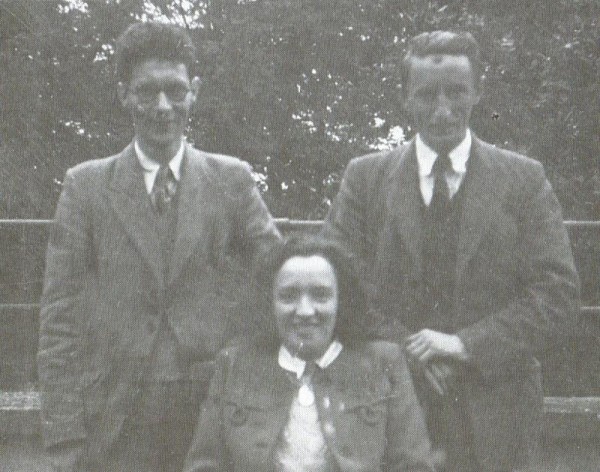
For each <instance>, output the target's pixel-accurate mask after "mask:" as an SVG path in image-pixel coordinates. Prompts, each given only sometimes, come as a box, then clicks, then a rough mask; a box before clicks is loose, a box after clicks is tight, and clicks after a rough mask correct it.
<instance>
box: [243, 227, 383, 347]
mask: <svg viewBox="0 0 600 472" xmlns="http://www.w3.org/2000/svg"><path fill="white" fill-rule="evenodd" d="M315 255H317V256H321V257H323V258H324V259H326V260H327V261H328V262H329V263H330V264H331V265H332V267H333V269H334V272H335V275H336V279H337V284H338V312H337V316H336V322H335V327H334V333H333V335H334V337H336V338H337V339H339V341H340V342H341V343H342V344H345V345H352V344H356V343H360V342H365V341H367V340H368V339H370V338H372V337H373V335H372V332H373V323H372V320H370V319H369V314H368V312H367V293H366V290H365V288H364V286H363V284H362V283H361V281H360V279H359V277H358V274H357V271H356V267H355V263H354V261H353V260H352V258H351V257H350V256H349V254H348V253H347V252H346V251H345V250H344V249H343V248H342V247H341V246H340V245H339V244H337V243H335V242H333V241H330V240H327V239H325V238H323V237H320V236H313V235H306V234H293V235H290V236H289V237H287V238H286V239H285V240H283V241H281V242H278V243H276V244H274V245H273V246H271V247H269V248H268V250H267V251H265V252H263V254H262V255H261V256H260V257H258V258H257V259H256V262H255V270H254V283H255V294H256V301H257V303H256V305H255V307H256V312H257V313H256V314H257V318H255V319H256V321H257V323H258V326H257V328H258V332H259V334H258V338H257V339H256V341H257V342H258V343H260V344H262V345H264V346H266V347H268V348H270V349H276V348H278V347H279V345H280V343H281V340H280V338H279V333H278V331H277V324H276V321H275V316H274V314H273V284H274V281H275V278H276V276H277V273H278V272H279V270H280V269H281V267H282V266H283V264H284V263H285V262H286V261H287V260H289V259H291V258H292V257H295V256H303V257H309V256H315Z"/></svg>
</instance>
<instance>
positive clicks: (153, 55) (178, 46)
mask: <svg viewBox="0 0 600 472" xmlns="http://www.w3.org/2000/svg"><path fill="white" fill-rule="evenodd" d="M115 57H116V64H115V73H116V76H117V80H118V81H119V82H122V83H124V84H127V83H129V81H130V79H131V71H132V70H133V68H134V67H135V66H136V65H138V64H140V63H141V62H143V61H146V60H149V59H160V60H165V61H172V62H174V63H178V64H185V66H186V67H187V70H188V74H190V77H191V76H193V75H195V74H194V73H195V68H196V46H195V45H194V43H193V42H192V39H191V38H190V35H189V34H188V33H187V31H186V30H185V29H183V28H182V27H180V26H177V25H172V24H165V23H156V22H146V23H142V22H140V23H133V24H131V25H129V26H128V27H127V29H126V30H125V31H124V32H123V33H122V34H121V36H119V38H118V39H117V48H116V52H115Z"/></svg>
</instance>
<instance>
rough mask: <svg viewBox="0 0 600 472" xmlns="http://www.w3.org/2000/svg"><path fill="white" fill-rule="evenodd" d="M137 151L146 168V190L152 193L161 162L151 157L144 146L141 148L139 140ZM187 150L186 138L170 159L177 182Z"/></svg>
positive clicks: (136, 143) (136, 144) (143, 166)
mask: <svg viewBox="0 0 600 472" xmlns="http://www.w3.org/2000/svg"><path fill="white" fill-rule="evenodd" d="M134 148H135V153H136V155H137V158H138V160H139V162H140V165H141V166H142V169H144V184H145V186H146V192H148V195H150V194H151V193H152V187H153V186H154V181H155V180H156V175H157V174H158V169H160V164H159V163H158V162H156V161H155V160H153V159H150V158H149V157H148V156H147V155H146V154H144V151H142V148H140V146H139V144H138V142H137V141H136V142H135V143H134ZM184 151H185V140H184V139H182V140H181V145H180V146H179V150H178V151H177V153H176V154H175V156H173V158H172V159H171V160H170V161H169V167H170V168H171V172H173V177H174V178H175V180H176V181H177V182H179V180H180V179H181V162H182V161H183V153H184Z"/></svg>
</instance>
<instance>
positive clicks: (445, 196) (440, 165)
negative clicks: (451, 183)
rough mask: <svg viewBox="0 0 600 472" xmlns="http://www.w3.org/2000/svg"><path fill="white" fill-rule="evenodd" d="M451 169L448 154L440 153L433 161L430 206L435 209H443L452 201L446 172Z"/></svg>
mask: <svg viewBox="0 0 600 472" xmlns="http://www.w3.org/2000/svg"><path fill="white" fill-rule="evenodd" d="M450 170H452V162H451V161H450V157H448V154H440V155H439V156H438V157H437V159H436V160H435V162H434V163H433V168H432V173H433V176H434V182H433V197H432V198H431V204H430V207H431V209H432V210H433V211H435V210H436V209H438V210H443V209H444V208H445V207H446V205H448V202H449V201H450V190H449V189H448V181H447V180H446V173H447V172H448V171H450ZM436 213H437V212H436Z"/></svg>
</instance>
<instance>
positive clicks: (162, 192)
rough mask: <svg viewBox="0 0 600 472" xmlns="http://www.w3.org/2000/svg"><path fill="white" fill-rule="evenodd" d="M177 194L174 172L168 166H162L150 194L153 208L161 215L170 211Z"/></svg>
mask: <svg viewBox="0 0 600 472" xmlns="http://www.w3.org/2000/svg"><path fill="white" fill-rule="evenodd" d="M175 192H177V181H176V180H175V176H174V175H173V171H171V168H170V167H169V166H168V165H164V166H160V169H158V173H157V174H156V179H155V180H154V185H153V186H152V192H151V193H150V199H151V201H152V206H153V208H154V209H155V210H156V212H157V213H158V214H159V215H162V214H164V213H165V212H166V211H167V210H168V208H169V206H170V205H171V201H172V200H173V197H174V196H175Z"/></svg>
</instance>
